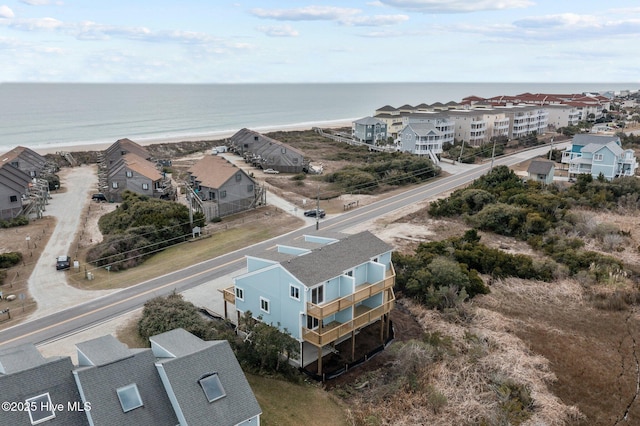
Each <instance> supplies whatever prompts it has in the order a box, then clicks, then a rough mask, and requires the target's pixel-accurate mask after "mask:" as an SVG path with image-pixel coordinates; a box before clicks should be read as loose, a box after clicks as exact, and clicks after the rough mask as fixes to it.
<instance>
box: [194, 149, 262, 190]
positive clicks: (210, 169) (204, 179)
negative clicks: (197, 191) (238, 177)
mask: <svg viewBox="0 0 640 426" xmlns="http://www.w3.org/2000/svg"><path fill="white" fill-rule="evenodd" d="M187 171H188V172H189V173H191V176H193V177H194V178H195V179H196V180H197V181H198V182H200V185H202V186H206V187H207V188H215V189H217V188H220V187H222V186H223V185H224V184H225V183H226V182H227V181H228V180H229V179H231V178H232V177H233V176H235V174H236V173H242V174H244V175H245V176H246V177H247V178H248V179H251V178H250V177H249V175H247V174H246V173H245V172H244V170H242V169H241V168H239V167H236V166H235V165H233V164H232V163H230V162H228V161H227V160H225V159H224V158H223V157H218V156H217V155H205V156H204V157H202V158H201V159H200V160H198V161H197V162H196V163H195V164H194V165H193V166H191V167H190V168H189V170H187Z"/></svg>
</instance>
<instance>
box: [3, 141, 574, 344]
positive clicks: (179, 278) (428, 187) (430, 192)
mask: <svg viewBox="0 0 640 426" xmlns="http://www.w3.org/2000/svg"><path fill="white" fill-rule="evenodd" d="M555 148H560V149H561V148H562V146H558V145H557V144H556V145H555ZM548 150H549V147H547V146H544V147H539V148H535V149H532V150H527V151H525V152H520V153H518V154H514V155H510V156H507V157H501V158H497V159H495V161H494V162H493V166H494V167H497V166H499V165H507V166H511V165H514V164H518V163H520V162H522V161H525V160H528V159H530V158H533V157H536V156H539V155H542V154H544V153H546V152H548ZM490 167H491V164H490V163H487V164H483V165H480V166H477V167H475V168H472V169H470V170H467V171H465V172H461V173H459V174H456V175H452V176H448V177H445V178H442V179H438V180H436V181H434V182H431V183H427V184H424V185H421V186H419V187H417V188H414V189H411V190H409V191H406V192H404V193H401V194H398V195H395V196H393V197H390V198H387V199H384V200H381V201H378V202H376V203H373V204H370V205H368V206H363V207H360V208H358V209H355V210H352V211H349V212H347V213H344V214H341V215H339V216H336V217H333V218H327V219H323V220H321V221H320V232H322V231H333V232H343V231H346V230H348V229H349V228H351V227H353V226H355V225H358V224H360V223H361V222H364V221H368V220H373V219H376V218H378V217H380V216H384V215H386V214H388V213H390V212H393V211H395V210H397V209H401V208H403V207H404V206H407V205H410V204H412V203H416V202H419V201H422V200H424V199H426V198H431V197H434V196H437V195H438V194H441V193H443V192H449V191H451V190H453V189H455V188H457V187H460V186H462V185H465V184H467V183H469V182H471V181H473V180H474V179H476V178H478V177H480V176H481V175H483V174H485V173H486V172H487V171H489V170H490ZM315 232H316V230H315V225H311V226H306V227H304V228H301V229H298V230H296V231H293V232H290V233H288V234H285V235H282V236H279V237H276V238H273V239H271V240H268V241H264V242H262V243H258V244H255V245H252V246H250V247H246V248H244V249H241V250H237V251H235V252H232V253H228V254H225V255H223V256H220V257H217V258H214V259H210V260H207V261H204V262H201V263H198V264H195V265H192V266H189V267H187V268H184V269H181V270H179V271H175V272H172V273H169V274H166V275H163V276H161V277H157V278H154V279H151V280H148V281H145V282H143V283H140V284H138V285H135V286H132V287H129V288H126V289H122V290H119V291H117V292H115V293H111V294H108V295H105V296H101V297H99V298H96V299H94V300H91V301H88V302H86V303H83V304H81V305H76V306H74V307H72V308H68V309H65V310H63V311H60V312H56V313H53V314H50V315H47V316H44V317H41V318H37V319H34V320H31V321H28V322H25V323H22V324H19V325H16V326H13V327H11V328H8V329H6V330H3V331H1V332H0V350H1V349H4V348H8V347H14V346H18V345H21V344H25V343H33V344H36V345H38V344H43V343H46V342H49V341H54V340H57V339H59V338H61V337H64V336H66V335H69V334H73V333H75V332H78V331H81V330H84V329H87V328H90V327H92V326H94V325H97V324H101V323H103V322H105V321H108V320H110V319H112V318H115V317H118V316H120V315H122V314H123V313H126V312H130V311H132V310H134V309H137V308H139V307H141V306H142V305H143V304H144V303H145V302H146V301H147V300H149V299H151V298H154V297H157V296H164V295H167V294H169V293H171V292H173V291H177V292H182V291H185V290H188V289H191V288H194V287H197V286H199V285H201V284H203V283H206V282H209V281H211V280H213V279H216V278H219V277H222V276H225V275H228V274H231V273H233V272H234V271H238V270H239V269H241V268H243V267H244V266H245V256H246V255H257V254H259V253H261V252H263V251H264V250H266V249H269V248H272V247H274V246H275V245H276V244H279V243H283V242H286V241H290V240H291V239H292V238H297V237H300V236H302V235H304V234H309V233H315Z"/></svg>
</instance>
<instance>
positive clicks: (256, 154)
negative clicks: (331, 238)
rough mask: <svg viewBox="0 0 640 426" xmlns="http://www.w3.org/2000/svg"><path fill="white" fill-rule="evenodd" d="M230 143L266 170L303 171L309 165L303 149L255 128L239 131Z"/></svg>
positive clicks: (249, 161) (247, 158)
mask: <svg viewBox="0 0 640 426" xmlns="http://www.w3.org/2000/svg"><path fill="white" fill-rule="evenodd" d="M228 143H229V145H230V147H231V150H232V151H234V152H235V153H237V154H239V155H240V156H242V157H244V159H245V161H246V162H248V163H250V164H252V165H254V166H256V167H260V168H262V169H264V170H266V169H273V170H276V171H278V172H281V173H301V172H303V171H305V170H306V169H307V167H308V163H307V161H306V160H305V158H304V154H303V153H302V151H300V150H298V149H296V148H294V147H292V146H291V145H287V144H285V143H283V142H280V141H277V140H275V139H273V138H270V137H268V136H265V135H262V134H260V133H258V132H254V131H253V130H249V129H241V130H239V131H237V132H236V133H235V134H234V135H233V136H231V138H230V139H229V142H228Z"/></svg>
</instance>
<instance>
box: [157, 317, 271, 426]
mask: <svg viewBox="0 0 640 426" xmlns="http://www.w3.org/2000/svg"><path fill="white" fill-rule="evenodd" d="M186 334H188V332H187V331H185V330H184V329H176V330H171V331H168V332H166V333H162V334H160V335H157V336H153V337H151V338H150V339H149V340H150V341H151V343H152V347H154V349H153V350H154V353H155V354H156V356H159V357H160V358H159V359H158V361H157V362H156V367H157V369H158V372H159V373H160V376H161V377H162V382H163V384H164V385H165V389H166V391H167V393H168V394H169V395H170V398H171V404H172V405H173V407H174V410H175V411H176V413H177V417H178V420H179V421H181V422H185V423H188V424H194V425H195V424H212V425H237V424H238V423H242V422H244V421H246V420H249V419H251V418H253V417H256V416H259V415H260V414H261V413H262V410H261V408H260V405H259V404H258V401H257V400H256V398H255V395H254V394H253V391H252V390H251V387H250V386H249V383H248V382H247V379H246V377H245V375H244V373H243V372H242V369H241V368H240V364H239V363H238V360H237V359H236V357H235V355H234V354H233V350H232V349H231V346H230V345H229V342H228V341H226V340H218V341H213V342H210V341H203V340H200V339H198V338H197V337H196V339H198V340H199V341H200V342H199V343H198V342H196V341H195V340H193V339H192V338H191V337H188V336H187V335H186ZM194 337H195V336H194ZM187 340H188V341H189V343H187V344H185V343H186V341H187ZM169 353H171V354H174V356H173V357H168V356H167V355H168V354H169ZM176 354H178V355H176ZM214 374H215V375H217V377H218V379H219V380H220V384H221V385H222V388H223V389H224V394H225V395H224V397H222V398H220V399H217V400H215V401H212V402H209V400H208V399H207V395H206V394H205V393H204V390H203V387H202V386H201V384H200V380H202V379H203V378H205V377H208V376H211V375H214Z"/></svg>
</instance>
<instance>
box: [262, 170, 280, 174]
mask: <svg viewBox="0 0 640 426" xmlns="http://www.w3.org/2000/svg"><path fill="white" fill-rule="evenodd" d="M264 172H265V173H268V174H270V175H277V174H278V173H280V172H279V171H277V170H274V169H266V170H265V171H264Z"/></svg>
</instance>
